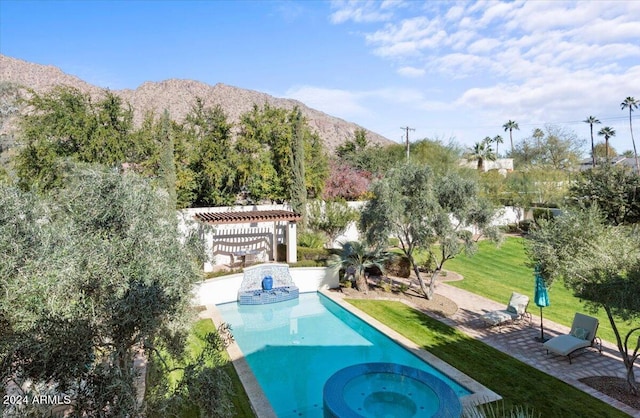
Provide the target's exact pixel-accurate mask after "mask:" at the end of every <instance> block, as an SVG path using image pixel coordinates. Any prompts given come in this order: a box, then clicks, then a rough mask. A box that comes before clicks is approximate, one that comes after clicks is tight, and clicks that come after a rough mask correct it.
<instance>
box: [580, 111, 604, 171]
mask: <svg viewBox="0 0 640 418" xmlns="http://www.w3.org/2000/svg"><path fill="white" fill-rule="evenodd" d="M583 122H584V123H588V124H589V128H591V167H595V166H596V153H595V148H594V144H593V124H594V123H600V121H599V120H598V118H596V117H595V116H589V117H588V118H586V119H585V120H583ZM607 151H608V149H607Z"/></svg>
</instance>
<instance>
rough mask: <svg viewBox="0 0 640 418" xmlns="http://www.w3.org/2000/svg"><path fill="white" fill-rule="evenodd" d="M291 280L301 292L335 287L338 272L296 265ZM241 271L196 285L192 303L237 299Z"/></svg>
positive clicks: (223, 301) (290, 270) (208, 303)
mask: <svg viewBox="0 0 640 418" xmlns="http://www.w3.org/2000/svg"><path fill="white" fill-rule="evenodd" d="M289 272H290V273H291V278H292V279H293V282H294V283H295V284H296V286H298V288H299V289H300V292H301V293H304V292H315V291H317V290H318V289H329V288H336V287H338V286H339V283H338V272H337V271H334V270H332V269H329V268H326V267H298V268H291V269H289ZM241 284H242V273H239V274H232V275H229V276H222V277H216V278H213V279H209V280H205V281H204V282H202V283H200V284H198V285H196V287H195V288H194V290H193V294H194V295H193V304H194V305H210V304H214V305H217V304H219V303H227V302H235V301H236V300H238V289H240V285H241Z"/></svg>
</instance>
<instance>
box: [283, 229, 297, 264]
mask: <svg viewBox="0 0 640 418" xmlns="http://www.w3.org/2000/svg"><path fill="white" fill-rule="evenodd" d="M286 235H287V263H289V264H291V263H297V262H298V231H297V224H296V223H295V222H288V225H287V234H286Z"/></svg>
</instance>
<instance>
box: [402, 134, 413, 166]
mask: <svg viewBox="0 0 640 418" xmlns="http://www.w3.org/2000/svg"><path fill="white" fill-rule="evenodd" d="M400 129H402V130H404V131H405V138H406V142H407V161H409V131H415V128H409V127H408V126H405V127H402V126H401V127H400Z"/></svg>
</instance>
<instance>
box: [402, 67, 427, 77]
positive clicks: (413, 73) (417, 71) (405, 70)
mask: <svg viewBox="0 0 640 418" xmlns="http://www.w3.org/2000/svg"><path fill="white" fill-rule="evenodd" d="M425 73H426V71H425V70H424V68H416V67H411V66H408V67H401V68H398V74H400V75H401V76H404V77H409V78H418V77H422V76H424V75H425Z"/></svg>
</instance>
